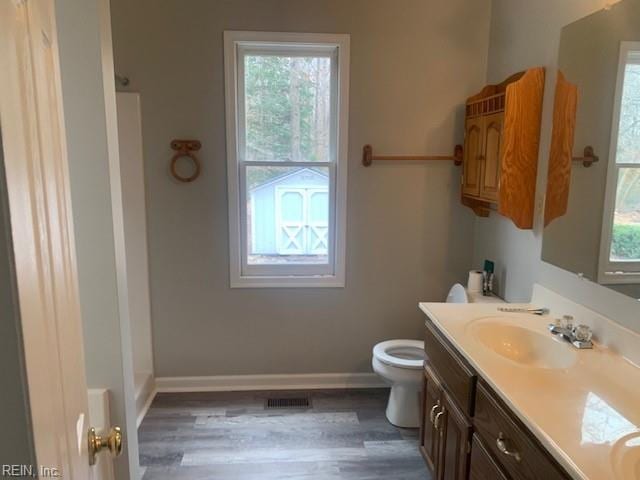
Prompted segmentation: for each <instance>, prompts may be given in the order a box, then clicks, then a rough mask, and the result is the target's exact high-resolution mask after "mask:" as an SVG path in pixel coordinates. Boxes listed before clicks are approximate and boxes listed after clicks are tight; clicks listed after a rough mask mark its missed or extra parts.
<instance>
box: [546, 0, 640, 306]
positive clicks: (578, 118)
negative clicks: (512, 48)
mask: <svg viewBox="0 0 640 480" xmlns="http://www.w3.org/2000/svg"><path fill="white" fill-rule="evenodd" d="M558 68H559V73H558V82H557V85H556V98H555V104H554V117H553V135H552V146H551V150H550V155H549V176H548V182H547V183H548V186H547V195H546V200H545V229H544V238H543V245H542V259H543V260H544V261H546V262H548V263H552V264H554V265H556V266H558V267H560V268H562V269H565V270H569V271H571V272H574V273H578V274H582V275H584V277H585V278H588V279H589V280H592V281H594V282H597V283H600V284H602V285H605V286H607V287H609V288H612V289H614V290H617V291H618V292H621V293H624V294H626V295H629V296H632V297H634V298H637V299H640V0H621V1H620V2H618V3H615V4H613V5H611V6H610V7H608V8H607V9H604V10H601V11H599V12H596V13H594V14H593V15H589V16H587V17H585V18H582V19H580V20H578V21H576V22H574V23H571V24H569V25H566V26H565V27H564V28H563V29H562V32H561V38H560V49H559V58H558ZM586 147H588V148H586Z"/></svg>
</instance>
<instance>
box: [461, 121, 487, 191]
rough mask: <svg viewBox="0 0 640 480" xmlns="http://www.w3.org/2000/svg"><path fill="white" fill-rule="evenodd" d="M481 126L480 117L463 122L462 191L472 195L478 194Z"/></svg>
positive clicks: (481, 146)
mask: <svg viewBox="0 0 640 480" xmlns="http://www.w3.org/2000/svg"><path fill="white" fill-rule="evenodd" d="M482 126H483V118H482V117H475V118H467V120H466V124H465V132H464V161H463V167H462V168H463V173H462V193H463V194H464V195H470V196H473V197H477V196H479V195H480V175H481V170H482V158H483V157H482V149H483V145H482V137H483V135H482Z"/></svg>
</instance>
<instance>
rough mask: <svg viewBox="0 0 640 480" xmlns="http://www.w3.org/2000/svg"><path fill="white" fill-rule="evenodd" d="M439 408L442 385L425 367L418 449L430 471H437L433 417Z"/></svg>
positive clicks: (436, 447)
mask: <svg viewBox="0 0 640 480" xmlns="http://www.w3.org/2000/svg"><path fill="white" fill-rule="evenodd" d="M441 409H442V387H441V385H440V382H439V381H438V380H437V379H436V377H435V376H434V374H433V372H432V371H431V370H430V369H429V368H425V370H424V385H423V388H422V422H421V426H420V451H421V452H422V456H423V457H424V459H425V462H426V463H427V466H428V467H429V470H431V472H436V471H437V463H438V462H437V459H438V430H437V429H436V426H435V419H436V417H437V416H438V414H440V412H441ZM436 478H437V477H436Z"/></svg>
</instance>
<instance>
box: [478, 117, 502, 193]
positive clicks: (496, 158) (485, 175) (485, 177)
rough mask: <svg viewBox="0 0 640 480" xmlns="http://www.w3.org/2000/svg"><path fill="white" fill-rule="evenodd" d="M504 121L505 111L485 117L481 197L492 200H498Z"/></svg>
mask: <svg viewBox="0 0 640 480" xmlns="http://www.w3.org/2000/svg"><path fill="white" fill-rule="evenodd" d="M503 122H504V113H503V112H500V113H494V114H492V115H487V116H486V117H485V118H484V129H483V132H482V136H483V145H484V147H483V155H482V169H481V172H482V174H481V180H480V197H481V198H482V199H483V200H488V201H490V202H497V201H498V190H499V188H500V158H501V153H502V125H503Z"/></svg>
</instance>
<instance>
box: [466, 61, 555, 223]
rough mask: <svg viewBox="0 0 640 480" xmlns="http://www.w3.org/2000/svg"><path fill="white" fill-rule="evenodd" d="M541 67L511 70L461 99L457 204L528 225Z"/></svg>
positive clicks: (537, 139)
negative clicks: (461, 150)
mask: <svg viewBox="0 0 640 480" xmlns="http://www.w3.org/2000/svg"><path fill="white" fill-rule="evenodd" d="M543 93H544V68H532V69H530V70H527V71H525V72H520V73H517V74H515V75H513V76H511V77H510V78H508V79H507V80H505V81H504V82H502V83H500V84H497V85H488V86H486V87H485V88H483V89H482V91H481V92H480V93H478V94H477V95H474V96H472V97H470V98H469V99H467V103H466V107H465V112H466V114H465V140H464V155H463V167H462V168H463V170H462V203H463V204H464V205H467V206H468V207H470V208H471V209H473V211H474V212H475V213H476V214H477V215H479V216H483V217H486V216H488V215H489V212H490V210H491V209H497V211H498V213H500V214H501V215H504V216H506V217H508V218H510V219H511V220H512V221H513V223H515V225H516V226H517V227H518V228H523V229H530V228H533V213H534V204H535V185H536V176H537V170H538V150H539V144H540V122H541V119H542V99H543Z"/></svg>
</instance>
